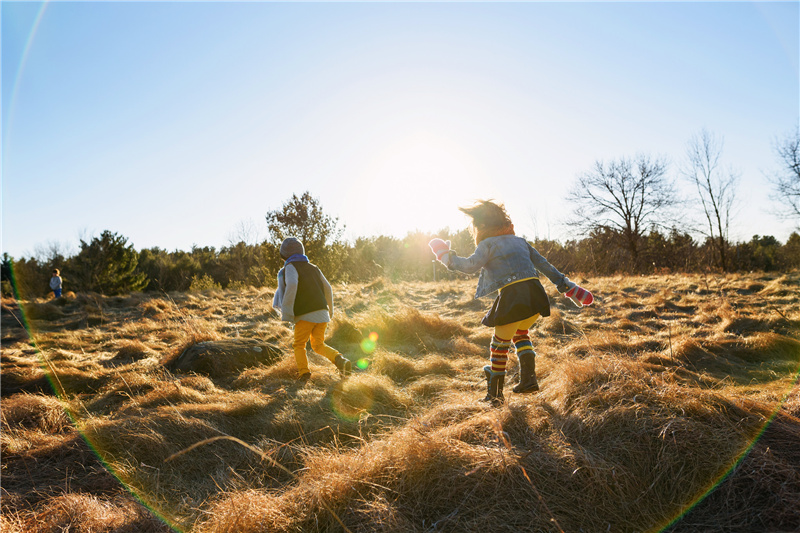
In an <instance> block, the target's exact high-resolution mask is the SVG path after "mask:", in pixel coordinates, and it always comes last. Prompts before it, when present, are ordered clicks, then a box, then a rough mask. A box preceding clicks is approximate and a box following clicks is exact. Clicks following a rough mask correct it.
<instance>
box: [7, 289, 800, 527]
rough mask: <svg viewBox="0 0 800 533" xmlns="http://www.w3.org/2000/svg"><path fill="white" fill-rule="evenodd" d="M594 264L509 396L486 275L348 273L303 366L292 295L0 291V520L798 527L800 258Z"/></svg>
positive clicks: (560, 302)
mask: <svg viewBox="0 0 800 533" xmlns="http://www.w3.org/2000/svg"><path fill="white" fill-rule="evenodd" d="M584 277H585V278H586V279H582V284H584V285H585V286H586V287H587V288H589V289H590V290H592V292H593V293H594V294H595V297H596V303H595V305H593V306H591V307H587V308H583V309H577V308H575V307H574V306H573V305H572V304H571V302H569V301H568V300H566V299H564V298H563V297H562V296H560V295H558V294H557V293H556V292H555V291H554V289H553V287H552V286H549V285H548V286H547V287H546V288H547V290H548V296H549V297H550V300H551V302H552V313H551V316H550V317H547V318H543V319H541V320H540V321H539V322H538V323H537V324H536V326H535V327H534V328H533V330H532V338H533V340H534V348H535V350H536V351H537V353H538V357H537V361H536V365H537V375H538V377H539V383H540V386H541V390H540V391H539V392H538V393H537V394H532V395H515V394H514V393H513V392H511V387H512V386H513V385H514V384H515V382H516V373H517V362H516V357H515V356H514V355H511V357H510V361H509V374H508V376H507V380H506V398H507V401H506V403H505V405H504V406H502V407H500V408H491V407H489V406H488V405H486V404H484V403H482V402H480V401H479V400H480V398H482V397H483V395H484V394H485V381H484V380H483V377H482V371H481V368H482V366H483V365H484V364H486V358H487V356H488V344H489V341H490V339H491V330H490V329H488V328H485V327H483V326H481V325H480V318H481V317H482V315H483V314H484V312H485V311H486V309H487V308H488V307H489V305H490V301H489V300H488V299H486V300H475V299H473V298H472V295H473V293H474V289H475V287H474V284H475V280H467V279H464V280H451V281H446V282H442V283H438V284H434V283H409V282H398V283H394V282H392V281H389V280H387V279H379V280H376V281H374V282H371V283H367V284H347V285H338V286H335V287H334V293H335V296H336V303H337V311H336V315H335V317H334V320H333V322H332V323H331V324H330V327H329V335H330V338H329V341H328V342H329V344H331V345H332V346H334V347H335V348H337V349H338V350H340V351H341V352H342V353H344V354H345V355H347V356H348V357H350V358H351V359H352V360H353V361H354V363H355V368H356V372H354V373H353V374H352V375H351V376H349V377H347V378H342V377H340V376H339V375H338V373H337V372H336V369H335V367H334V366H333V365H331V363H330V362H329V361H328V360H327V359H325V358H323V357H321V356H319V355H316V354H313V353H311V352H309V362H310V368H311V372H312V377H311V379H310V380H309V381H308V382H307V383H298V382H297V381H296V380H295V378H296V375H297V372H296V366H295V363H294V358H293V354H292V350H291V338H292V331H291V328H290V327H288V326H287V325H286V324H283V323H281V322H280V321H279V316H278V314H277V313H276V312H275V311H274V310H272V309H271V306H270V303H271V297H272V294H273V289H269V288H266V289H260V290H256V289H249V290H246V291H220V290H211V291H206V292H199V293H187V294H178V293H175V294H160V295H148V294H133V295H128V296H120V297H105V296H102V295H97V294H86V295H74V294H70V295H67V297H65V298H62V299H60V300H50V301H48V300H36V301H25V302H21V303H18V302H16V301H14V300H13V299H4V300H3V302H2V304H3V305H2V330H3V333H2V334H3V338H2V353H0V361H1V362H2V371H1V372H0V379H2V384H1V385H0V393H1V394H2V433H1V434H0V445H2V448H1V449H0V451H2V481H3V483H2V502H1V505H2V515H0V528H1V529H2V530H3V531H9V532H23V531H24V532H34V533H40V532H41V533H44V532H52V531H86V532H112V531H113V532H116V533H119V532H131V533H133V532H139V531H142V532H151V531H152V532H161V531H169V530H170V527H169V526H168V525H167V524H170V525H172V526H174V527H175V528H176V529H178V530H182V531H187V532H188V531H191V532H218V531H231V532H233V531H235V532H242V533H248V532H270V531H276V532H277V531H281V532H297V531H320V532H322V531H331V532H333V531H352V532H355V531H364V532H366V531H369V532H373V531H386V532H390V531H391V532H395V531H481V530H484V531H492V532H494V531H498V532H501V531H554V532H556V531H565V532H566V531H660V530H665V531H670V532H683V531H686V532H695V531H698V532H699V531H710V530H714V531H732V532H738V531H741V532H748V531H767V532H783V531H797V530H800V473H799V472H800V471H798V469H797V464H800V455H798V453H799V452H798V449H800V447H798V445H797V444H798V442H800V418H798V417H800V389H799V388H798V386H797V376H798V368H800V330H799V329H798V326H800V305H798V304H800V296H799V295H800V290H798V289H799V288H800V274H798V273H791V274H758V275H755V274H754V275H738V274H731V275H712V274H707V275H681V274H670V275H665V276H644V277H623V276H615V277H606V278H592V277H590V276H584ZM23 326H27V327H28V328H29V330H30V337H29V334H28V331H26V329H25V327H23ZM210 347H215V348H219V350H217V351H214V350H211V349H205V348H210ZM242 347H244V348H242ZM256 347H258V348H263V347H269V351H268V352H258V353H255V352H254V351H253V350H254V349H255V348H256ZM240 348H242V349H240ZM187 354H190V355H191V354H199V355H198V358H196V359H193V360H192V361H188V362H186V360H185V356H186V355H187ZM254 354H255V355H254ZM259 354H260V355H259ZM264 354H267V355H268V357H267V356H265V355H264ZM181 356H184V360H183V361H182V364H181V368H180V371H179V369H178V367H177V365H178V361H179V360H180V358H181ZM200 356H202V357H200ZM203 357H205V359H203ZM201 360H202V361H203V362H202V363H201V362H200V361H201ZM183 363H185V364H183ZM87 443H88V444H87ZM111 472H113V475H112V474H111ZM142 504H145V505H146V506H147V507H146V506H145V505H142ZM148 507H149V509H152V510H153V511H151V510H149V509H148Z"/></svg>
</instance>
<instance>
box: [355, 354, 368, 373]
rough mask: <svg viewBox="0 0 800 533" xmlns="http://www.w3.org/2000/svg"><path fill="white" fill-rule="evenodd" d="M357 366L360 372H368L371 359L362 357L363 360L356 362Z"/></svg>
mask: <svg viewBox="0 0 800 533" xmlns="http://www.w3.org/2000/svg"><path fill="white" fill-rule="evenodd" d="M356 366H357V367H358V369H359V370H366V369H367V367H368V366H369V359H367V358H366V357H362V358H361V359H359V360H358V361H356Z"/></svg>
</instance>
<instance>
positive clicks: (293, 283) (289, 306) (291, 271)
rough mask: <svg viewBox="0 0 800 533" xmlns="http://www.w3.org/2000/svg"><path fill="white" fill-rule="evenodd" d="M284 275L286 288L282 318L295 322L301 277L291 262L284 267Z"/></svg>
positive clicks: (282, 305)
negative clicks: (295, 305) (296, 301)
mask: <svg viewBox="0 0 800 533" xmlns="http://www.w3.org/2000/svg"><path fill="white" fill-rule="evenodd" d="M283 277H284V280H285V283H286V290H285V291H284V293H283V301H282V302H281V320H283V321H284V322H294V299H295V297H297V284H298V283H299V282H300V278H299V276H298V275H297V269H296V268H294V266H292V264H291V263H289V264H288V265H286V266H285V267H284V268H283Z"/></svg>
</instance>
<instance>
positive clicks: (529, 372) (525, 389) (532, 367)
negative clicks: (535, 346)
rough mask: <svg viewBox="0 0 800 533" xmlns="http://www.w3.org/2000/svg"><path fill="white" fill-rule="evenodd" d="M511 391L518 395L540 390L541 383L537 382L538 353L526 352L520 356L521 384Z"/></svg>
mask: <svg viewBox="0 0 800 533" xmlns="http://www.w3.org/2000/svg"><path fill="white" fill-rule="evenodd" d="M511 390H513V391H514V392H516V393H518V394H526V393H530V392H536V391H537V390H539V383H538V382H537V381H536V352H532V351H525V352H522V353H521V354H519V384H518V385H517V386H515V387H514V388H513V389H511Z"/></svg>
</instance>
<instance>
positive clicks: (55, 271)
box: [53, 268, 61, 276]
mask: <svg viewBox="0 0 800 533" xmlns="http://www.w3.org/2000/svg"><path fill="white" fill-rule="evenodd" d="M53 274H55V275H56V276H60V275H61V271H60V270H58V269H57V268H54V269H53Z"/></svg>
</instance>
